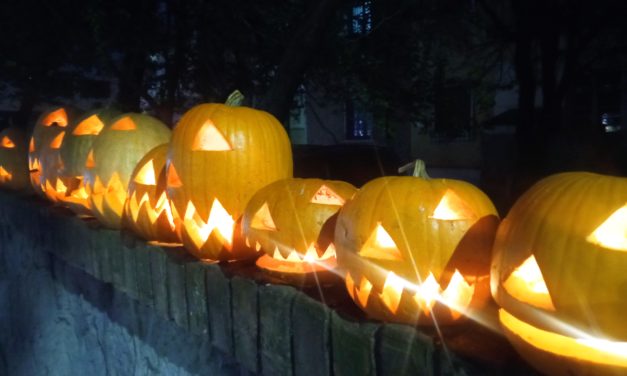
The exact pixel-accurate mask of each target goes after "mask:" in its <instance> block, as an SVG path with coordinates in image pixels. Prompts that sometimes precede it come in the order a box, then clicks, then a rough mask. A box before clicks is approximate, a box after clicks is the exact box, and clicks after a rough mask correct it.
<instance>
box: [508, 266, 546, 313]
mask: <svg viewBox="0 0 627 376" xmlns="http://www.w3.org/2000/svg"><path fill="white" fill-rule="evenodd" d="M503 288H505V291H507V292H508V293H509V294H510V295H511V296H512V297H514V298H515V299H517V300H520V301H521V302H525V303H527V304H530V305H532V306H534V307H538V308H542V309H545V310H548V311H555V306H554V305H553V300H552V299H551V294H550V293H549V289H548V288H547V287H546V283H545V282H544V277H543V276H542V271H541V270H540V267H539V266H538V262H537V261H536V258H535V256H533V255H531V256H529V258H527V259H526V260H525V261H524V262H523V263H522V264H520V266H519V267H518V268H516V269H514V271H513V272H512V274H510V275H509V277H507V279H506V280H505V282H504V283H503Z"/></svg>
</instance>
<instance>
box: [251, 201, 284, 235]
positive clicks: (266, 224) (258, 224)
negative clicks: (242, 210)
mask: <svg viewBox="0 0 627 376" xmlns="http://www.w3.org/2000/svg"><path fill="white" fill-rule="evenodd" d="M250 227H252V228H255V229H257V230H269V231H276V230H277V228H276V225H275V224H274V220H273V219H272V215H271V214H270V208H268V203H267V202H265V203H264V204H263V205H262V206H261V208H259V210H257V212H256V213H255V215H254V216H253V220H252V221H251V223H250Z"/></svg>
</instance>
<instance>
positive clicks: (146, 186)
mask: <svg viewBox="0 0 627 376" xmlns="http://www.w3.org/2000/svg"><path fill="white" fill-rule="evenodd" d="M168 147H169V145H168V144H163V145H159V146H157V147H156V148H154V149H152V150H151V151H149V152H148V153H147V154H146V155H145V156H144V157H143V158H142V159H141V160H140V161H139V162H138V163H137V166H136V167H135V170H134V171H133V174H132V175H131V180H130V182H129V184H128V193H127V196H128V199H127V200H126V204H125V205H124V226H125V227H128V228H130V229H131V230H133V231H134V232H135V233H136V234H137V235H139V236H140V237H142V238H144V239H146V240H151V241H158V242H160V243H178V242H179V238H178V235H177V233H176V227H175V223H174V217H173V215H172V210H171V209H170V200H169V198H168V197H167V195H166V189H165V161H166V155H167V153H168Z"/></svg>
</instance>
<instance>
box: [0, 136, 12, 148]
mask: <svg viewBox="0 0 627 376" xmlns="http://www.w3.org/2000/svg"><path fill="white" fill-rule="evenodd" d="M0 146H2V147H3V148H5V149H13V148H14V147H15V143H13V141H12V140H11V139H10V138H9V136H4V137H2V141H0Z"/></svg>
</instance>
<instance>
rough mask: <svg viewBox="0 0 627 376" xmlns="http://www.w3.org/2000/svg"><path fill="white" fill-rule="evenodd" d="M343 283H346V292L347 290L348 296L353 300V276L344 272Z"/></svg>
mask: <svg viewBox="0 0 627 376" xmlns="http://www.w3.org/2000/svg"><path fill="white" fill-rule="evenodd" d="M344 283H346V290H348V295H350V296H351V298H352V299H353V300H355V281H353V276H352V275H351V273H350V272H346V278H345V279H344Z"/></svg>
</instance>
